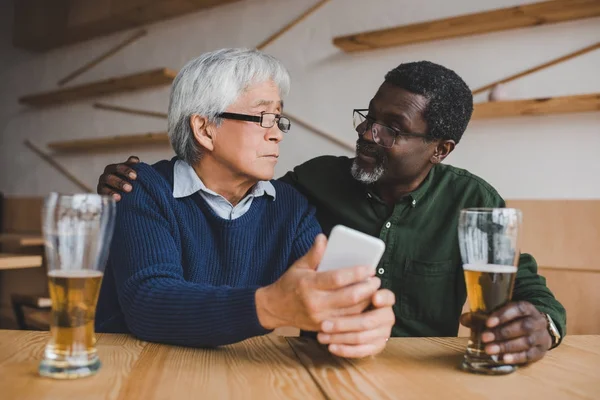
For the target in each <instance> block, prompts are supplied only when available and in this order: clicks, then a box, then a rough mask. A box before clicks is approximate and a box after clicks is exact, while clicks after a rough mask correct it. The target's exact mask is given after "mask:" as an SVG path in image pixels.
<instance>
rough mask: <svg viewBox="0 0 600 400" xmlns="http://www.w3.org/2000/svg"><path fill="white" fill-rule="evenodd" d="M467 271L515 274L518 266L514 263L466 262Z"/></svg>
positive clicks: (465, 268) (464, 266) (464, 267)
mask: <svg viewBox="0 0 600 400" xmlns="http://www.w3.org/2000/svg"><path fill="white" fill-rule="evenodd" d="M463 269H464V270H465V271H476V272H487V273H490V274H514V273H515V272H517V267H515V266H514V265H499V264H464V265H463Z"/></svg>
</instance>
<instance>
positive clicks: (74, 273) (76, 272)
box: [48, 269, 103, 278]
mask: <svg viewBox="0 0 600 400" xmlns="http://www.w3.org/2000/svg"><path fill="white" fill-rule="evenodd" d="M102 275H103V274H102V272H101V271H94V270H92V269H57V270H54V271H49V272H48V276H49V277H52V278H100V277H102Z"/></svg>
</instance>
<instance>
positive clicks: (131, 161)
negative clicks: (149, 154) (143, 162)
mask: <svg viewBox="0 0 600 400" xmlns="http://www.w3.org/2000/svg"><path fill="white" fill-rule="evenodd" d="M139 162H140V158H139V157H138V156H129V158H128V159H127V161H126V164H137V163H139Z"/></svg>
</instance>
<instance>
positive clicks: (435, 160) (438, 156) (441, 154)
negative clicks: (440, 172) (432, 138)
mask: <svg viewBox="0 0 600 400" xmlns="http://www.w3.org/2000/svg"><path fill="white" fill-rule="evenodd" d="M454 147H456V143H455V142H454V140H440V141H439V142H438V143H437V144H436V146H435V151H434V152H433V155H432V156H431V158H430V160H429V161H430V162H431V163H432V164H439V163H441V162H442V161H444V159H445V158H446V157H448V155H449V154H450V153H452V150H454Z"/></svg>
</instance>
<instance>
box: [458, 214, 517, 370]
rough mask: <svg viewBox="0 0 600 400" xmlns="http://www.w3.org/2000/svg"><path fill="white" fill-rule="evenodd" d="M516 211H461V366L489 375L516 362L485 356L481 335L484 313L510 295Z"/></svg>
mask: <svg viewBox="0 0 600 400" xmlns="http://www.w3.org/2000/svg"><path fill="white" fill-rule="evenodd" d="M521 225H522V215H521V211H519V210H516V209H511V208H489V209H484V208H473V209H465V210H462V211H461V212H460V218H459V223H458V240H459V244H460V253H461V256H462V260H463V264H464V265H463V269H464V274H465V281H466V286H467V296H468V301H469V305H470V309H471V336H470V338H469V342H468V345H467V351H466V353H465V356H464V359H463V363H462V365H461V368H462V369H464V370H467V371H470V372H476V373H484V374H489V375H502V374H509V373H511V372H513V371H515V370H516V368H517V367H516V366H514V365H510V364H506V363H504V362H503V361H501V360H500V359H499V358H498V356H497V355H493V356H492V355H488V354H487V353H486V352H485V344H484V343H483V341H482V339H481V334H482V332H483V331H484V330H485V329H486V321H487V319H488V317H489V315H490V314H491V313H492V312H494V311H496V310H497V309H499V308H501V307H502V306H504V305H505V304H507V303H508V302H510V300H511V298H512V292H513V287H514V283H515V278H516V276H517V263H518V260H519V255H520V248H519V234H520V229H521Z"/></svg>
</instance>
